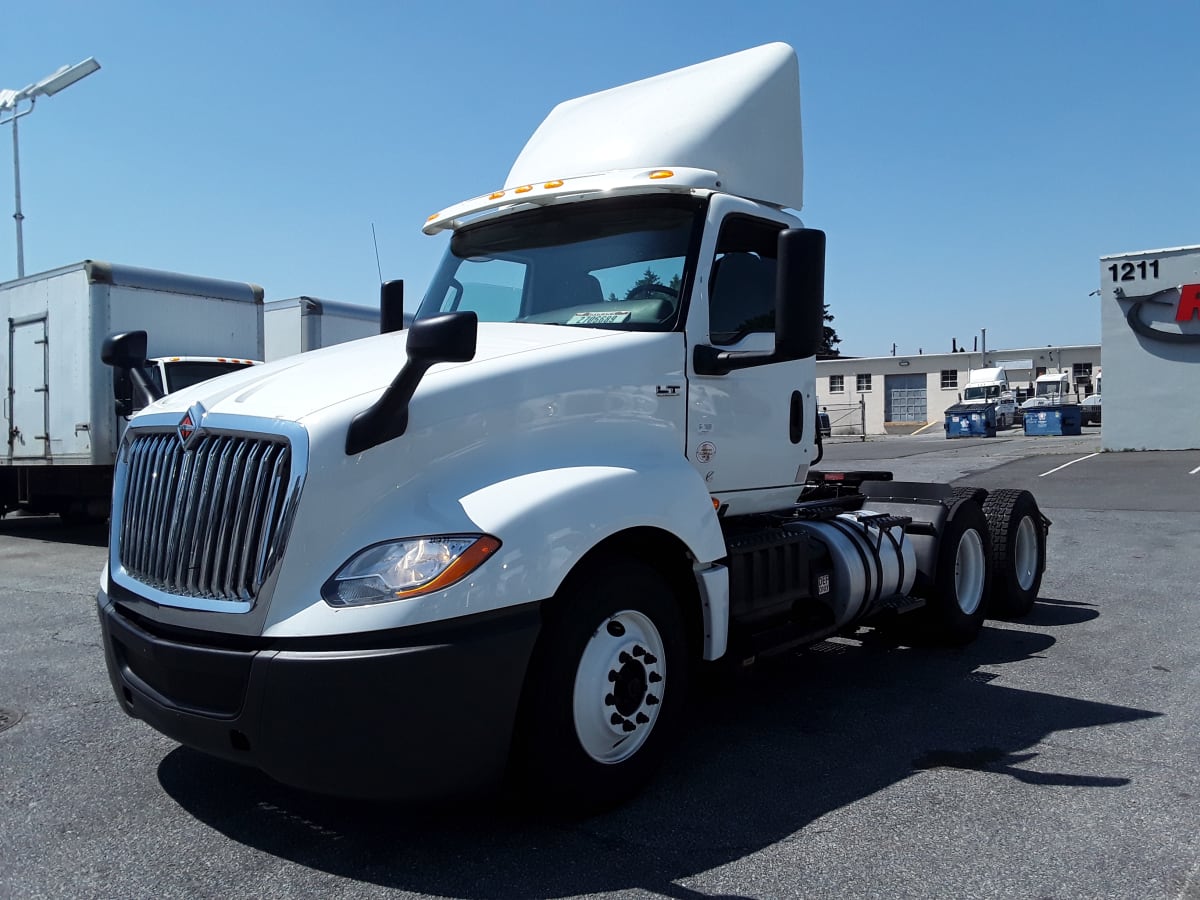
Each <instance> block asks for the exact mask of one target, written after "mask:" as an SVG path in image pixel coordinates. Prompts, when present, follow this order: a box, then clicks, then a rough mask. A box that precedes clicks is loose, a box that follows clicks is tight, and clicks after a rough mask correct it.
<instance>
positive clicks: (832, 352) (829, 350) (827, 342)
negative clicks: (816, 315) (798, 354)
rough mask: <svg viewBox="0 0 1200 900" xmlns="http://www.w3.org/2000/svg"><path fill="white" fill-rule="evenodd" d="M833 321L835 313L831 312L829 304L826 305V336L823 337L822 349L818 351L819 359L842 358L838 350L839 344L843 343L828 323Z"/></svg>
mask: <svg viewBox="0 0 1200 900" xmlns="http://www.w3.org/2000/svg"><path fill="white" fill-rule="evenodd" d="M832 321H833V313H831V312H830V311H829V304H828V303H826V304H825V323H826V324H825V325H824V334H823V335H822V336H821V347H820V349H819V350H817V357H818V358H820V357H822V356H841V352H840V351H839V350H838V348H837V346H836V345H837V344H840V343H841V342H842V339H841V338H840V337H838V334H837V332H836V331H834V329H833V327H832V326H831V325H829V324H828V323H830V322H832Z"/></svg>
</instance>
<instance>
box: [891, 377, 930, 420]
mask: <svg viewBox="0 0 1200 900" xmlns="http://www.w3.org/2000/svg"><path fill="white" fill-rule="evenodd" d="M883 388H884V395H883V403H884V409H883V417H884V419H885V420H886V421H888V422H927V421H929V420H928V419H927V418H926V416H925V391H926V382H925V375H924V374H922V373H917V374H915V375H885V376H884V377H883Z"/></svg>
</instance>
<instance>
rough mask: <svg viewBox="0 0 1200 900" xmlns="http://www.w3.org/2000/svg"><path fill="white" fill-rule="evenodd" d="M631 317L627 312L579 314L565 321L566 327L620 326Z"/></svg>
mask: <svg viewBox="0 0 1200 900" xmlns="http://www.w3.org/2000/svg"><path fill="white" fill-rule="evenodd" d="M631 315H633V313H631V312H630V311H629V310H627V309H625V310H621V311H619V312H618V311H614V312H581V313H575V315H573V316H571V318H569V319H567V324H568V325H622V324H624V323H625V322H628V321H629V317H630V316H631Z"/></svg>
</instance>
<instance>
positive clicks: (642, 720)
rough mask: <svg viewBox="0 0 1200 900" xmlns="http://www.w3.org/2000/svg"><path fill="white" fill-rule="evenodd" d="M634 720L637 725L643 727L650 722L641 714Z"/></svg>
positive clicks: (648, 718) (647, 717)
mask: <svg viewBox="0 0 1200 900" xmlns="http://www.w3.org/2000/svg"><path fill="white" fill-rule="evenodd" d="M635 719H636V720H637V723H638V724H639V725H645V724H646V723H647V722H649V721H650V717H649V716H648V715H646V714H645V713H643V712H640V713H638V714H637V716H635Z"/></svg>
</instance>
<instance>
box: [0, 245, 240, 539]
mask: <svg viewBox="0 0 1200 900" xmlns="http://www.w3.org/2000/svg"><path fill="white" fill-rule="evenodd" d="M0 321H3V322H5V323H6V325H7V330H8V334H7V335H6V339H5V340H4V341H3V342H2V343H0V377H3V378H4V379H5V384H4V393H3V400H4V408H3V416H4V418H3V425H4V434H5V437H6V444H5V452H4V454H3V456H0V515H3V514H4V513H6V512H11V511H13V510H18V509H20V510H26V511H29V512H35V513H54V512H57V513H59V514H60V515H62V516H63V517H64V518H65V519H70V520H84V519H95V518H99V519H103V518H104V516H106V515H107V514H108V507H109V500H110V498H111V496H112V476H113V464H114V460H115V458H116V451H117V447H118V444H119V442H120V437H121V429H122V426H123V423H124V420H123V418H122V417H121V416H120V415H118V412H117V410H116V409H115V408H114V403H113V397H114V373H113V372H112V371H111V370H110V369H108V368H107V367H106V366H104V365H103V364H102V363H101V362H100V359H99V355H98V354H99V351H100V345H101V342H102V341H103V339H104V337H105V336H106V335H108V334H109V333H110V332H112V331H113V330H120V329H130V328H133V327H135V326H140V327H145V328H146V330H147V331H149V332H150V333H151V335H152V337H151V339H150V345H149V352H150V353H151V354H152V355H153V356H155V357H157V358H156V359H154V360H151V361H150V365H149V367H148V373H149V377H150V379H151V380H152V381H153V380H156V381H157V382H158V387H159V390H160V391H161V390H163V389H164V388H165V389H172V388H181V387H187V386H191V385H194V384H195V383H196V382H197V381H199V380H201V378H211V377H214V376H216V375H219V374H224V373H227V372H230V371H234V370H236V369H239V368H243V367H245V366H246V365H249V363H250V361H251V360H252V359H261V358H262V355H261V354H262V337H261V335H262V288H259V287H257V286H256V285H252V284H244V283H239V282H230V281H219V280H216V279H212V278H197V277H193V276H189V275H178V274H175V273H172V272H161V271H156V270H153V269H142V268H136V267H133V266H121V265H113V264H110V263H105V262H97V261H93V260H88V261H85V262H81V263H76V264H74V265H70V266H65V267H63V268H60V269H54V270H51V271H49V272H44V273H41V274H38V275H30V276H28V277H26V278H22V279H18V280H16V281H9V282H6V283H4V284H0ZM235 357H236V358H235ZM116 380H117V381H118V382H119V383H120V385H122V386H121V387H119V389H118V394H120V395H121V398H122V401H123V402H124V403H125V404H126V411H127V412H131V411H132V406H133V405H137V404H133V403H132V402H131V400H132V398H131V397H130V395H129V393H128V388H127V385H128V382H127V380H125V379H124V378H122V377H121V376H120V375H119V374H118V375H117V376H116Z"/></svg>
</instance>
